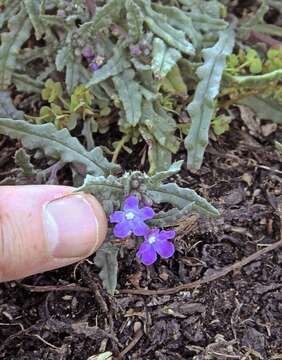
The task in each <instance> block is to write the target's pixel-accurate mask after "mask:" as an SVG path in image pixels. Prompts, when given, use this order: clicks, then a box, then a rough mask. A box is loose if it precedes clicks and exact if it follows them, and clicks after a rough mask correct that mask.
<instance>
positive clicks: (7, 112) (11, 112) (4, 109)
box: [0, 91, 24, 119]
mask: <svg viewBox="0 0 282 360" xmlns="http://www.w3.org/2000/svg"><path fill="white" fill-rule="evenodd" d="M23 116H24V113H23V112H22V111H19V110H17V109H16V108H15V106H14V104H13V102H12V99H11V96H10V93H9V92H8V91H0V117H3V118H12V119H18V118H20V119H21V118H22V119H23Z"/></svg>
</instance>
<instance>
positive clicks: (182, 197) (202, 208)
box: [148, 183, 219, 216]
mask: <svg viewBox="0 0 282 360" xmlns="http://www.w3.org/2000/svg"><path fill="white" fill-rule="evenodd" d="M148 190H149V196H150V197H151V199H152V200H153V201H154V202H155V203H157V204H160V203H169V204H171V205H172V206H173V207H175V208H177V209H179V210H181V209H184V208H185V207H186V206H188V205H189V204H192V211H193V212H197V213H199V214H203V215H208V216H219V212H218V210H217V209H216V208H214V207H213V206H212V205H211V204H209V203H208V202H207V200H205V199H204V198H202V197H201V196H199V195H198V194H197V193H196V192H195V191H194V190H191V189H187V188H181V187H179V186H178V185H176V184H175V183H169V184H164V185H159V186H157V187H155V186H150V185H148Z"/></svg>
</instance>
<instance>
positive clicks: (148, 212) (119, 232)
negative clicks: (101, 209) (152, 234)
mask: <svg viewBox="0 0 282 360" xmlns="http://www.w3.org/2000/svg"><path fill="white" fill-rule="evenodd" d="M154 215H155V213H154V210H153V209H152V208H151V207H149V206H145V207H143V208H139V199H138V198H137V196H129V197H128V198H126V199H125V202H124V205H123V210H122V211H115V212H113V213H112V214H111V216H110V222H111V223H117V224H116V225H115V227H114V230H113V231H114V235H115V236H116V237H119V238H125V237H127V236H129V235H130V234H131V233H133V234H134V235H136V236H144V235H145V234H146V232H147V230H148V229H149V227H148V225H147V224H145V221H146V220H149V219H152V218H153V217H154Z"/></svg>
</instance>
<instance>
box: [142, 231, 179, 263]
mask: <svg viewBox="0 0 282 360" xmlns="http://www.w3.org/2000/svg"><path fill="white" fill-rule="evenodd" d="M174 237H175V231H173V230H167V231H166V230H162V231H160V230H159V229H151V230H149V231H148V232H147V233H146V234H145V236H144V239H145V240H144V242H143V243H142V244H141V245H140V247H139V250H138V251H137V256H138V257H139V258H140V260H141V262H142V263H143V264H144V265H152V264H153V263H154V262H155V261H156V260H157V254H159V255H160V256H161V257H163V258H165V259H168V258H170V257H171V256H172V255H173V254H174V245H173V243H172V242H170V241H168V240H169V239H173V238H174Z"/></svg>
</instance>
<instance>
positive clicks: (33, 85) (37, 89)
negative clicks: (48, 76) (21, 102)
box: [12, 73, 44, 94]
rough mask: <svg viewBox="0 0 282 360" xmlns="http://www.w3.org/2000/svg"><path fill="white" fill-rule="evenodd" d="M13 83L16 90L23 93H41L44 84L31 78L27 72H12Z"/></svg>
mask: <svg viewBox="0 0 282 360" xmlns="http://www.w3.org/2000/svg"><path fill="white" fill-rule="evenodd" d="M12 80H13V84H14V85H15V86H16V88H17V90H18V91H23V92H25V93H28V94H29V93H36V94H38V93H41V91H42V89H43V87H44V84H43V82H42V81H39V80H36V79H33V78H31V77H30V76H29V75H27V74H18V73H14V74H13V78H12Z"/></svg>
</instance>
